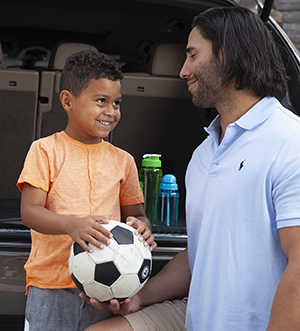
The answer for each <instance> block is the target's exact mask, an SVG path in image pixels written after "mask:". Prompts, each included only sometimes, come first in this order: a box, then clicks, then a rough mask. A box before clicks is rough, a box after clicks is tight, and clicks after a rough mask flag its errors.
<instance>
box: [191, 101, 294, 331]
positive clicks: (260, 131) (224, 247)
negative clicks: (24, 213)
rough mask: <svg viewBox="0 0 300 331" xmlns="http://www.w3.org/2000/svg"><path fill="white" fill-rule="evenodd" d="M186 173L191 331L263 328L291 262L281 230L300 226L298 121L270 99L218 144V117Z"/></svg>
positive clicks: (257, 330)
mask: <svg viewBox="0 0 300 331" xmlns="http://www.w3.org/2000/svg"><path fill="white" fill-rule="evenodd" d="M206 130H207V132H208V133H209V136H208V137H207V139H206V140H205V141H204V142H203V143H202V144H201V145H200V146H199V147H198V148H197V149H196V150H195V151H194V154H193V156H192V158H191V161H190V163H189V166H188V170H187V174H186V188H187V201H186V215H187V231H188V254H189V263H190V268H191V273H192V281H191V287H190V292H189V301H188V308H187V318H186V328H187V330H188V331H191V330H194V331H265V330H266V328H267V325H268V321H269V317H270V311H271V306H272V302H273V297H274V294H275V291H276V288H277V285H278V282H279V280H280V278H281V275H282V272H283V270H284V269H285V267H286V264H287V259H286V256H285V254H284V253H283V251H282V248H281V244H280V240H279V234H278V228H281V227H290V226H298V225H300V119H299V117H297V116H295V115H294V114H293V113H292V112H290V111H288V110H287V109H285V108H284V107H283V106H282V105H281V104H280V103H279V102H278V101H277V100H276V99H275V98H269V97H265V98H263V99H262V100H261V101H260V102H259V103H257V104H256V105H255V106H254V107H253V108H251V109H250V110H249V111H248V112H247V113H246V114H245V115H244V116H242V117H241V118H240V119H239V120H237V121H236V122H235V123H232V124H230V125H229V126H228V127H227V129H226V133H225V136H224V139H223V140H222V142H221V144H220V145H219V144H218V139H219V132H220V123H219V118H218V117H217V118H216V119H215V120H214V121H213V122H212V124H211V125H210V126H209V128H207V129H206Z"/></svg>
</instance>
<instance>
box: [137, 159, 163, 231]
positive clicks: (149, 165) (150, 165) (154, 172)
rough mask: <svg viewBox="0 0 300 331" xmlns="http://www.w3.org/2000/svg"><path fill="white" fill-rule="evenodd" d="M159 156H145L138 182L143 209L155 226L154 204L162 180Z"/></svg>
mask: <svg viewBox="0 0 300 331" xmlns="http://www.w3.org/2000/svg"><path fill="white" fill-rule="evenodd" d="M160 157H161V155H160V154H145V155H144V156H143V160H142V167H141V169H140V171H139V181H140V185H141V189H142V191H143V193H144V199H145V202H144V209H145V213H146V216H147V217H148V219H149V221H150V222H151V224H152V225H155V218H156V204H157V194H158V191H159V185H160V183H161V179H162V169H161V160H160Z"/></svg>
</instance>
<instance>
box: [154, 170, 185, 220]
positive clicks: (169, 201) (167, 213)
mask: <svg viewBox="0 0 300 331" xmlns="http://www.w3.org/2000/svg"><path fill="white" fill-rule="evenodd" d="M159 189H160V190H159V192H158V196H157V212H156V225H157V226H178V203H179V193H178V192H177V191H178V185H177V183H176V177H175V176H173V175H165V176H163V178H162V182H161V184H160V187H159Z"/></svg>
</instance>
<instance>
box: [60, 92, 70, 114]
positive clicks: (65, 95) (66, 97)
mask: <svg viewBox="0 0 300 331" xmlns="http://www.w3.org/2000/svg"><path fill="white" fill-rule="evenodd" d="M59 98H60V102H61V105H62V106H63V107H64V109H65V111H66V112H68V111H70V110H72V94H71V93H70V92H69V91H67V90H62V91H61V92H60V95H59Z"/></svg>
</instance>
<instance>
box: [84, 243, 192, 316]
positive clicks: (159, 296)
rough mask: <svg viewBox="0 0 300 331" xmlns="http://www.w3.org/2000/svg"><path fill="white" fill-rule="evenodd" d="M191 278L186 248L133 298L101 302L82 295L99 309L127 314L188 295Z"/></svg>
mask: <svg viewBox="0 0 300 331" xmlns="http://www.w3.org/2000/svg"><path fill="white" fill-rule="evenodd" d="M190 279H191V274H190V269H189V264H188V256H187V250H186V249H185V250H184V251H182V252H180V253H178V254H177V255H176V256H175V257H174V258H173V259H172V260H171V261H169V262H168V263H167V264H166V265H165V266H164V268H163V269H162V270H161V271H160V272H159V273H158V274H157V275H155V276H154V277H152V278H150V279H149V280H148V282H147V283H146V285H145V286H144V287H143V288H142V289H141V291H140V292H139V293H137V294H136V295H134V296H133V297H132V298H131V299H126V300H124V302H123V303H121V304H120V303H119V302H118V301H117V300H111V302H110V303H101V302H99V301H98V300H96V299H95V298H92V299H89V298H88V297H86V296H84V294H83V293H81V294H80V296H81V297H82V298H83V300H85V301H87V302H89V303H90V304H92V305H93V306H94V307H95V308H97V309H99V310H103V309H104V310H108V311H112V312H113V313H114V314H120V315H126V314H129V313H132V312H135V311H137V310H139V309H141V308H143V307H145V306H149V305H151V304H154V303H158V302H163V301H165V300H172V299H175V298H178V297H182V296H186V295H187V294H188V290H189V285H190Z"/></svg>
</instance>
